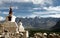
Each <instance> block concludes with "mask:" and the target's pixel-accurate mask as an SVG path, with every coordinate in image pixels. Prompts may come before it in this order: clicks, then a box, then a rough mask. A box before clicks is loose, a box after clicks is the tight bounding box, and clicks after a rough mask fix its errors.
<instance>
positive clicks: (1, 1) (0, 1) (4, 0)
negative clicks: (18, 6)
mask: <svg viewBox="0 0 60 38" xmlns="http://www.w3.org/2000/svg"><path fill="white" fill-rule="evenodd" d="M5 2H8V3H13V2H31V0H0V4H3V3H5Z"/></svg>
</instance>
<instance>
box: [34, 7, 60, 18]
mask: <svg viewBox="0 0 60 38" xmlns="http://www.w3.org/2000/svg"><path fill="white" fill-rule="evenodd" d="M34 10H40V11H34V12H33V15H34V14H35V16H39V17H56V18H60V6H56V7H53V6H50V7H43V8H34ZM41 10H45V11H41Z"/></svg>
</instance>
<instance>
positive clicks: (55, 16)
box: [50, 14, 60, 18]
mask: <svg viewBox="0 0 60 38" xmlns="http://www.w3.org/2000/svg"><path fill="white" fill-rule="evenodd" d="M50 17H54V18H60V14H56V15H50Z"/></svg>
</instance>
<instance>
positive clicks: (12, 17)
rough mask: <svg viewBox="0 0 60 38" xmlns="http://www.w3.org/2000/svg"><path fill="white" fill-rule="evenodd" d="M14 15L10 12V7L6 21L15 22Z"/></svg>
mask: <svg viewBox="0 0 60 38" xmlns="http://www.w3.org/2000/svg"><path fill="white" fill-rule="evenodd" d="M15 18H16V17H15V16H14V15H13V13H12V7H10V11H9V15H8V16H7V17H6V21H10V22H15Z"/></svg>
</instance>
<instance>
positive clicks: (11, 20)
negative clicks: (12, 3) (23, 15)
mask: <svg viewBox="0 0 60 38" xmlns="http://www.w3.org/2000/svg"><path fill="white" fill-rule="evenodd" d="M15 18H16V17H15V16H14V15H13V13H12V7H10V10H9V14H8V16H7V17H6V21H5V22H4V23H3V27H4V30H6V31H9V32H16V28H17V27H18V25H17V23H16V22H15Z"/></svg>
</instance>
